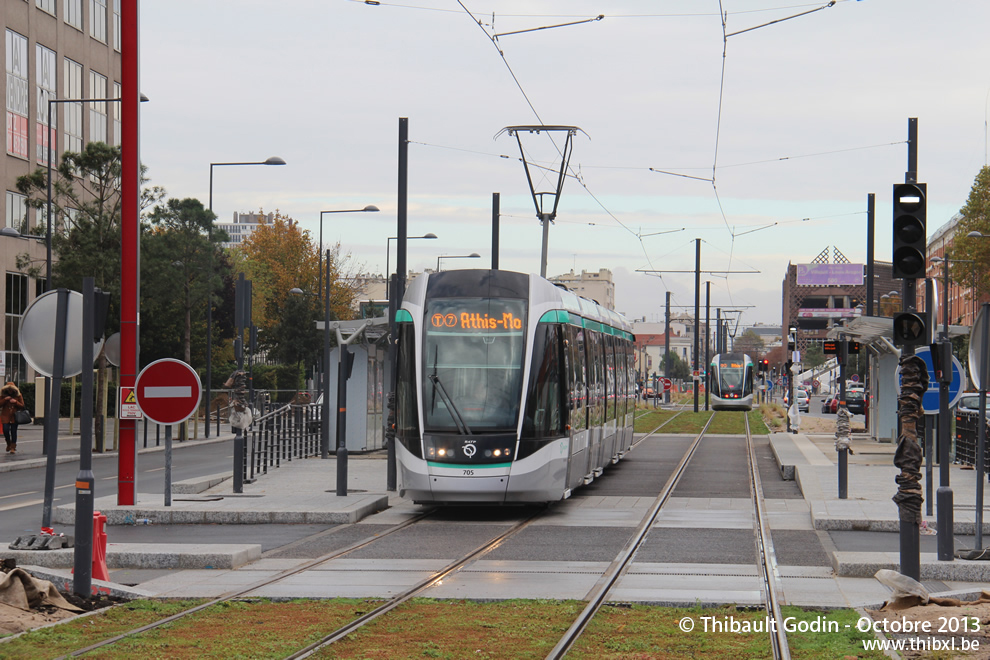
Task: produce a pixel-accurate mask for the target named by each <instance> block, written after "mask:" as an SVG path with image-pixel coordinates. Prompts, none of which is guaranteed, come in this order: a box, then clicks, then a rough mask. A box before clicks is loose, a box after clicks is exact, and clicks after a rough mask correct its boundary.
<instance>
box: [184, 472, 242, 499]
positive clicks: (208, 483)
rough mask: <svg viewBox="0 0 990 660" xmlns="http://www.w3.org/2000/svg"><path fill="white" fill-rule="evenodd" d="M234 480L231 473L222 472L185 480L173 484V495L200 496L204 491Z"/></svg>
mask: <svg viewBox="0 0 990 660" xmlns="http://www.w3.org/2000/svg"><path fill="white" fill-rule="evenodd" d="M231 478H233V475H232V474H231V473H230V472H222V473H220V474H208V475H206V476H204V477H196V478H193V479H183V480H182V481H177V482H175V483H174V484H172V494H173V495H198V494H199V493H202V492H203V491H204V490H209V489H210V488H213V487H214V486H218V485H220V484H221V483H223V482H224V481H226V480H227V479H231Z"/></svg>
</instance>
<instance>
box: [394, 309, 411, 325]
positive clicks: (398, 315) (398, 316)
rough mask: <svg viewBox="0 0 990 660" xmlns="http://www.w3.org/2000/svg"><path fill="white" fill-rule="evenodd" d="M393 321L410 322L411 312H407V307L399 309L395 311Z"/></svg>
mask: <svg viewBox="0 0 990 660" xmlns="http://www.w3.org/2000/svg"><path fill="white" fill-rule="evenodd" d="M395 322H396V323H412V322H413V318H412V314H410V313H409V310H408V309H399V310H396V312H395Z"/></svg>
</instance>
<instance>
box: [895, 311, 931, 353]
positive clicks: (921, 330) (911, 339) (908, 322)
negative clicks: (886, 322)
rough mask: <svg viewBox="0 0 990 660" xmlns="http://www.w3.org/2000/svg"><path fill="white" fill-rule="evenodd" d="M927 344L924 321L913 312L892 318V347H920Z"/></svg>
mask: <svg viewBox="0 0 990 660" xmlns="http://www.w3.org/2000/svg"><path fill="white" fill-rule="evenodd" d="M927 343H928V333H927V331H926V330H925V319H924V318H922V317H921V315H919V314H915V313H914V312H902V313H900V314H897V315H896V316H894V346H921V345H922V344H927Z"/></svg>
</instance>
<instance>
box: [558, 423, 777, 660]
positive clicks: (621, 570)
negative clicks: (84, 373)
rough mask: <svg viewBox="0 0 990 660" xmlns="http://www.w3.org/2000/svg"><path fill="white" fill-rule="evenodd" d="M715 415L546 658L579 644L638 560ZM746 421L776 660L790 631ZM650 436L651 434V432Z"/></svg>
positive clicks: (761, 562)
mask: <svg viewBox="0 0 990 660" xmlns="http://www.w3.org/2000/svg"><path fill="white" fill-rule="evenodd" d="M716 414H717V413H713V414H712V416H711V417H710V418H709V419H708V422H707V423H706V424H705V426H704V428H703V429H702V430H701V432H700V433H699V434H698V435H697V436H696V437H695V439H694V440H693V441H692V442H691V444H690V446H689V447H688V448H687V450H686V451H685V453H684V455H683V457H682V458H681V460H680V462H679V463H678V464H677V467H676V468H675V469H674V471H673V473H672V474H671V475H670V477H669V478H668V480H667V482H666V483H665V484H664V487H663V489H662V490H661V491H660V493H659V494H658V495H657V497H656V499H655V500H654V503H653V505H652V507H651V508H650V510H649V511H648V512H647V514H646V515H645V516H644V517H643V521H642V522H641V523H640V525H639V527H637V529H636V532H635V534H634V535H633V537H632V539H631V540H630V541H629V543H628V544H627V545H626V547H625V548H624V549H623V551H622V552H621V553H620V554H619V556H618V557H616V559H615V560H614V561H613V562H612V564H611V566H610V567H609V570H608V571H607V572H606V574H605V575H604V576H603V578H602V580H601V581H599V583H598V584H597V585H596V587H595V589H594V591H593V592H592V593H591V595H590V596H589V598H588V605H587V606H586V607H585V608H584V610H583V611H582V612H581V613H580V615H578V617H577V618H576V619H575V621H574V623H572V624H571V626H570V628H568V629H567V631H566V632H565V633H564V635H563V636H562V637H561V639H560V640H559V641H558V642H557V644H556V645H555V646H554V648H553V649H552V650H551V651H550V653H548V654H547V656H546V658H547V660H560V659H561V658H563V657H564V656H565V655H566V654H567V652H568V651H569V650H570V649H571V648H572V647H573V646H574V644H575V643H577V641H578V639H580V637H581V635H582V634H583V633H584V631H585V630H586V629H587V627H588V625H589V624H590V623H591V621H592V620H593V619H594V617H595V615H596V614H597V613H598V611H599V610H600V609H601V607H602V606H603V605H604V604H605V603H606V600H607V598H608V596H609V594H610V593H611V592H612V590H613V589H614V588H615V586H616V584H617V583H618V581H619V578H620V577H622V576H623V575H624V574H625V572H626V571H627V570H628V568H629V566H630V565H631V564H632V562H633V560H634V559H635V555H636V552H637V550H638V549H639V548H640V547H641V546H642V545H643V543H644V542H645V540H646V538H647V536H648V535H649V533H650V531H651V530H652V529H653V525H654V523H655V522H656V519H657V517H658V516H659V514H660V512H661V510H662V509H663V507H664V505H665V504H666V503H667V501H668V500H669V499H670V497H671V494H672V493H673V491H674V489H675V488H676V487H677V484H678V482H679V481H680V480H681V478H682V477H683V475H684V472H685V471H686V469H687V466H688V464H689V463H690V462H691V459H692V458H693V457H694V455H695V452H696V450H697V449H698V447H699V445H700V444H701V441H702V439H703V438H704V436H705V434H706V433H707V432H708V428H709V426H711V423H712V421H713V420H714V419H715V416H716ZM745 424H746V457H747V468H748V470H747V471H748V475H749V485H750V493H751V495H752V499H753V507H754V521H755V522H754V529H753V532H754V537H755V542H756V549H757V553H756V554H757V563H758V564H759V569H760V571H759V573H760V578H761V587H762V591H763V595H764V607H765V609H766V612H767V615H768V617H770V618H771V620H772V621H774V622H775V623H776V625H774V626H770V630H769V635H770V647H771V651H772V654H773V658H774V660H790V657H791V655H790V647H789V645H788V642H787V634H786V632H785V631H784V629H783V626H782V622H783V616H782V614H781V610H780V600H781V597H780V592H781V588H780V573H779V571H778V569H777V560H776V553H775V551H774V546H773V539H772V537H771V535H770V525H769V522H768V520H767V508H766V501H765V498H764V496H763V486H762V482H761V480H760V473H759V465H758V463H757V460H756V449H755V446H754V443H753V436H752V433H751V431H750V427H749V418H748V416H746V418H745ZM658 430H659V429H658ZM654 432H655V431H654ZM650 435H652V433H651V434H650ZM646 437H648V436H646ZM645 439H646V438H645V437H644V438H643V440H645Z"/></svg>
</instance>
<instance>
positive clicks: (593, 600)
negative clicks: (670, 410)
mask: <svg viewBox="0 0 990 660" xmlns="http://www.w3.org/2000/svg"><path fill="white" fill-rule="evenodd" d="M671 419H673V417H671ZM714 419H715V413H712V415H711V417H709V418H708V422H707V423H706V424H705V426H704V428H702V429H701V432H700V433H699V434H698V435H697V437H695V439H694V441H693V442H692V443H691V446H690V447H688V449H687V451H686V452H685V453H684V456H683V457H682V458H681V460H680V462H679V463H678V464H677V467H676V468H674V472H673V474H671V475H670V478H668V479H667V483H665V484H664V486H663V488H662V489H661V491H660V494H659V495H657V497H656V499H655V500H654V501H653V506H652V507H650V510H649V511H648V512H647V514H646V516H645V517H644V518H643V520H642V522H640V524H639V527H638V528H637V529H636V533H635V534H634V535H633V537H632V539H631V540H630V541H629V543H627V544H626V546H625V548H623V550H622V552H620V553H619V556H618V557H616V558H615V560H613V561H612V564H611V565H610V566H609V570H608V572H607V573H606V574H605V575H604V576H603V577H602V579H601V580H599V582H598V584H597V585H595V588H594V591H593V592H592V594H591V597H590V598H589V600H588V604H587V605H586V606H585V608H584V610H583V611H582V612H581V614H579V615H578V617H577V619H575V621H574V623H572V624H571V627H570V628H568V629H567V631H566V632H565V633H564V635H563V636H562V637H561V639H560V641H559V642H557V645H556V646H554V647H553V649H551V651H550V653H548V654H547V656H546V657H547V660H559V659H560V658H563V657H564V655H565V654H566V653H567V652H568V651H569V650H570V649H571V647H572V646H574V643H575V642H577V640H578V639H579V638H580V637H581V634H582V633H583V632H584V631H585V629H586V628H587V627H588V624H589V623H591V620H592V619H593V618H594V617H595V614H596V613H597V612H598V610H600V609H601V607H602V605H603V604H604V603H605V598H606V597H607V596H608V594H609V593H610V592H611V591H612V588H613V587H614V586H615V584H616V582H618V580H619V578H620V577H621V576H622V575H623V573H625V571H626V568H628V566H629V564H630V563H632V559H633V557H634V556H635V554H636V551H637V550H639V548H640V546H641V545H642V544H643V541H644V540H645V539H646V536H647V534H648V533H649V531H650V529H651V528H652V527H653V523H654V522H655V521H656V518H657V516H658V515H660V510H661V509H662V508H663V506H664V505H665V504H666V503H667V500H668V499H669V498H670V496H671V494H672V493H673V492H674V488H675V487H676V486H677V483H678V482H679V481H680V479H681V476H682V475H683V474H684V470H685V469H687V465H688V463H689V462H690V461H691V458H692V457H693V456H694V452H695V450H696V449H697V448H698V445H700V444H701V439H702V438H703V437H704V435H705V433H706V432H707V431H708V427H709V426H711V423H712V420H714ZM667 421H668V422H669V421H670V420H667ZM661 426H662V425H661ZM659 428H660V427H658V428H657V430H659ZM653 433H656V430H654V431H653ZM651 435H652V433H651ZM645 439H646V438H643V440H645ZM640 442H642V440H640Z"/></svg>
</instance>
